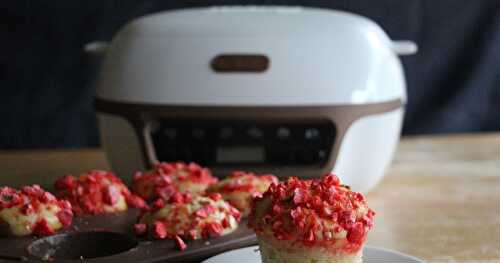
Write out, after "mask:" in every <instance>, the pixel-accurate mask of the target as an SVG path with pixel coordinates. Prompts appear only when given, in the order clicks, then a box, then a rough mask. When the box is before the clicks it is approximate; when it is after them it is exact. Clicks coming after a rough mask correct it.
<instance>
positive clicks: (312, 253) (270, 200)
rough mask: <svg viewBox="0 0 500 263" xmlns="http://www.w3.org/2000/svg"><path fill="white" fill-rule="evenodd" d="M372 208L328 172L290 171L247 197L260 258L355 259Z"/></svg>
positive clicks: (272, 261)
mask: <svg viewBox="0 0 500 263" xmlns="http://www.w3.org/2000/svg"><path fill="white" fill-rule="evenodd" d="M374 215H375V213H374V212H373V211H372V210H371V209H370V208H368V206H367V204H366V200H365V197H364V196H363V195H362V194H361V193H357V192H353V191H351V190H350V189H349V188H347V187H345V186H343V185H341V184H340V181H339V179H338V177H337V176H335V175H334V174H328V175H325V176H324V177H323V178H321V179H316V180H300V179H298V178H296V177H290V178H289V179H288V180H287V181H285V182H282V183H280V184H273V185H271V186H270V187H269V190H268V191H267V192H265V193H264V194H263V196H262V197H256V198H255V199H254V200H253V203H252V211H251V214H250V216H249V227H250V228H252V229H254V231H255V232H256V234H257V237H258V240H259V245H260V251H261V257H262V261H263V263H278V262H279V263H282V262H288V263H295V262H297V263H298V262H317V263H340V262H342V263H360V262H362V247H363V244H364V242H365V240H366V236H367V233H368V231H369V230H370V229H371V228H372V227H373V217H374Z"/></svg>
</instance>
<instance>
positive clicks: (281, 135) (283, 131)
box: [276, 127, 290, 140]
mask: <svg viewBox="0 0 500 263" xmlns="http://www.w3.org/2000/svg"><path fill="white" fill-rule="evenodd" d="M276 137H278V139H280V140H285V139H288V138H290V130H289V129H287V128H285V127H279V128H278V130H277V131H276Z"/></svg>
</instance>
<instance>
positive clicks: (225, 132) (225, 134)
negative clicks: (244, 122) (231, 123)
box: [219, 127, 233, 140]
mask: <svg viewBox="0 0 500 263" xmlns="http://www.w3.org/2000/svg"><path fill="white" fill-rule="evenodd" d="M231 136H233V129H232V128H231V127H223V128H222V129H220V131H219V138H221V139H223V140H227V139H229V138H231Z"/></svg>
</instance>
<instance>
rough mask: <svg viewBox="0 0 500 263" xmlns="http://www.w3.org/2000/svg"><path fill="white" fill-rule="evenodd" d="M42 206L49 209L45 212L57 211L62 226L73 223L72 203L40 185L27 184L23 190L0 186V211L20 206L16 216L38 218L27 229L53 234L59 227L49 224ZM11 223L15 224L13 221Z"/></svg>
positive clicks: (36, 232) (38, 232)
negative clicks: (55, 195)
mask: <svg viewBox="0 0 500 263" xmlns="http://www.w3.org/2000/svg"><path fill="white" fill-rule="evenodd" d="M42 206H44V207H45V208H46V209H47V210H45V213H48V212H53V213H56V216H57V218H58V219H59V222H60V223H61V226H62V227H66V226H69V225H71V221H72V219H73V212H72V211H71V204H70V203H69V202H68V201H65V200H58V199H57V198H55V197H54V196H53V195H52V194H51V193H49V192H46V191H45V190H43V189H42V188H41V187H40V186H38V185H33V186H25V187H23V188H22V189H21V191H19V190H16V189H14V188H10V187H0V213H1V212H2V211H3V210H4V209H5V210H6V209H11V208H16V207H18V208H19V210H18V211H19V213H20V215H15V214H14V215H13V216H14V218H15V217H17V216H27V217H31V218H36V221H35V222H34V223H33V225H30V226H27V225H26V226H25V227H26V229H32V233H33V234H35V235H40V236H46V235H52V234H54V233H55V232H56V231H57V229H54V227H53V226H51V225H50V224H48V222H47V221H46V219H45V218H44V216H45V215H43V214H41V212H42ZM47 207H52V208H47ZM53 207H58V208H59V209H53ZM1 216H7V214H3V213H2V215H1ZM1 221H3V222H7V221H10V220H7V219H6V218H4V220H1ZM11 223H13V224H15V223H14V222H12V221H11ZM19 223H21V222H19ZM25 223H27V222H24V224H25Z"/></svg>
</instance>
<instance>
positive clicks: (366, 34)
mask: <svg viewBox="0 0 500 263" xmlns="http://www.w3.org/2000/svg"><path fill="white" fill-rule="evenodd" d="M414 51H416V50H415V46H414V45H412V43H411V42H410V43H408V42H394V41H391V40H390V39H389V38H388V37H387V35H386V34H385V32H384V31H383V30H382V29H381V28H380V27H379V26H378V25H377V24H376V23H374V22H373V21H371V20H369V19H367V18H365V17H362V16H359V15H355V14H350V13H347V12H342V11H336V10H324V9H316V8H302V7H253V6H245V7H212V8H194V9H184V10H176V11H167V12H163V13H159V14H153V15H148V16H145V17H142V18H138V19H136V20H133V21H132V22H130V23H128V24H127V25H126V26H125V27H124V28H122V30H120V31H119V33H118V34H117V35H116V36H115V38H114V39H113V41H112V43H111V46H110V47H109V49H108V54H107V56H106V60H105V62H104V64H103V67H102V72H101V77H100V80H99V82H98V90H97V96H98V98H101V99H105V100H111V101H120V102H130V103H146V104H168V105H197V106H210V105H216V106H234V105H240V106H274V105H276V106H284V105H297V106H300V105H304V106H310V105H331V104H363V103H378V102H384V101H389V100H392V99H402V100H405V97H406V94H405V90H404V89H405V83H404V76H403V72H402V69H401V65H400V61H399V59H398V57H397V54H409V53H412V52H414ZM221 56H222V57H224V56H226V57H227V56H233V57H237V58H239V60H237V59H236V60H233V61H229V62H227V61H222V62H221V63H219V64H217V65H216V66H217V67H218V68H219V69H220V68H222V69H223V70H222V71H224V72H219V70H217V69H218V68H216V67H214V61H215V62H218V61H217V60H216V59H217V58H220V57H221ZM245 57H246V60H245V59H243V60H242V58H245ZM252 59H253V60H252ZM228 63H229V64H228ZM242 63H243V64H242ZM244 63H250V66H248V65H245V64H244ZM252 63H253V64H252ZM258 63H260V64H258ZM263 63H264V64H263ZM228 65H229V70H227V69H228ZM238 65H239V66H238ZM241 65H243V67H241ZM255 65H260V66H258V68H255V69H258V70H253V68H252V67H254V66H255ZM231 67H236V70H231V69H232V68H231ZM255 67H257V66H255ZM249 69H250V70H249Z"/></svg>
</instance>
